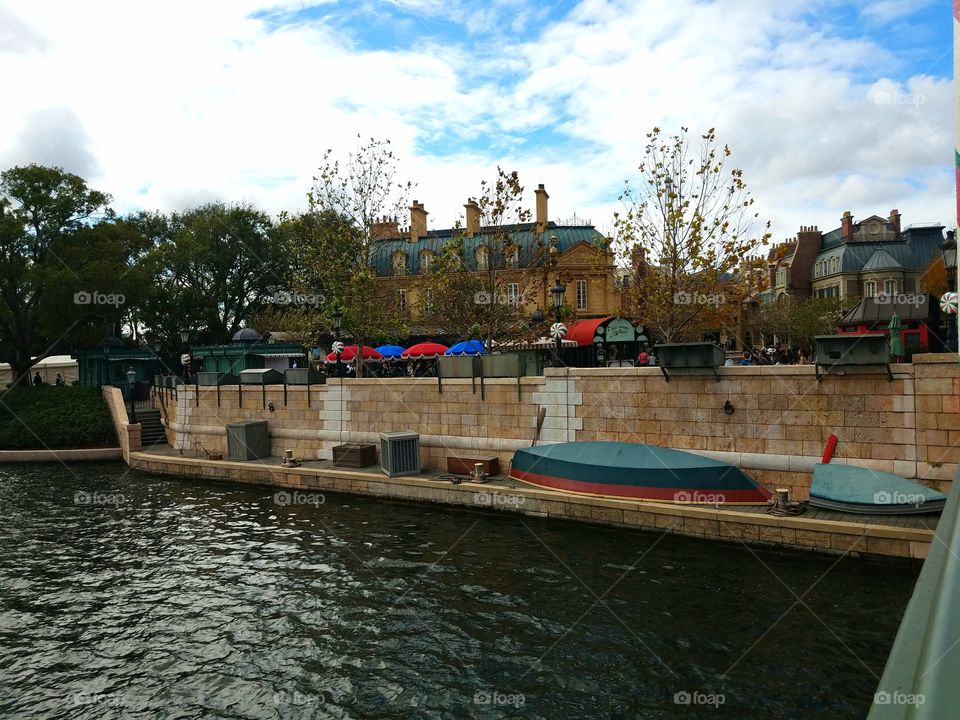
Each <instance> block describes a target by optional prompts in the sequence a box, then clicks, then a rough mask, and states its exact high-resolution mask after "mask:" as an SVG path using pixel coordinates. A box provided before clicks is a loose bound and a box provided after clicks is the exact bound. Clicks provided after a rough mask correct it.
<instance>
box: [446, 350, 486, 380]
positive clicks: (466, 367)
mask: <svg viewBox="0 0 960 720" xmlns="http://www.w3.org/2000/svg"><path fill="white" fill-rule="evenodd" d="M477 364H478V362H477V358H476V356H474V355H448V356H445V357H441V358H438V362H437V376H438V377H442V378H472V377H476V376H477V375H479V374H480V373H479V372H477V370H476V366H477Z"/></svg>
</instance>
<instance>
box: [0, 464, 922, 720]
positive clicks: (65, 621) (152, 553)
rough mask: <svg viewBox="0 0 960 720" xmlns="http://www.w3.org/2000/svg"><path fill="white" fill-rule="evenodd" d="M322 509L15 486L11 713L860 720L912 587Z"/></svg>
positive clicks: (94, 477)
mask: <svg viewBox="0 0 960 720" xmlns="http://www.w3.org/2000/svg"><path fill="white" fill-rule="evenodd" d="M77 493H81V494H80V495H77ZM82 493H86V495H83V494H82ZM314 499H315V500H316V501H317V503H318V504H317V505H309V504H304V505H291V506H286V507H282V506H278V505H277V504H275V503H274V501H273V491H271V490H268V489H256V488H247V487H241V486H233V485H224V484H202V483H196V482H192V481H179V480H174V479H168V478H162V477H156V476H150V475H144V474H140V473H136V472H130V471H128V470H127V468H125V467H123V466H120V465H101V466H76V467H74V468H71V469H70V470H67V469H65V468H63V467H59V466H33V467H29V468H20V467H16V468H13V467H9V466H8V467H4V468H0V717H4V718H8V717H10V718H70V719H71V720H73V719H75V718H208V717H209V718H375V719H377V720H380V719H384V718H473V717H476V718H493V717H511V718H512V717H523V718H550V719H551V720H552V719H554V718H645V719H648V718H696V717H704V718H745V719H750V718H764V719H766V718H826V717H829V718H833V719H840V718H862V717H864V716H865V714H866V711H867V708H868V707H869V703H870V701H871V699H872V696H873V693H874V691H875V689H876V686H877V683H878V678H879V675H880V674H881V672H882V669H883V664H884V662H885V660H886V655H887V653H888V652H889V649H890V646H891V644H892V642H893V638H894V635H895V633H896V629H897V625H898V622H899V620H900V617H901V615H902V613H903V610H904V608H905V606H906V603H907V600H908V599H909V596H910V593H911V591H912V588H913V584H914V581H915V579H916V568H915V567H913V566H910V565H909V564H906V563H903V562H898V561H889V562H887V561H884V562H880V561H864V560H853V559H840V560H838V559H837V558H834V557H823V556H814V555H810V554H801V553H776V552H770V551H759V550H749V549H747V548H746V547H744V546H742V545H738V544H721V543H714V542H706V541H698V540H694V539H685V538H678V537H671V536H665V537H664V536H660V535H659V534H657V533H644V534H640V533H634V532H628V531H623V530H616V529H605V528H598V527H591V526H586V525H578V524H574V523H566V522H543V521H535V520H532V519H525V518H518V517H515V516H507V515H498V514H494V513H481V512H471V511H465V510H455V509H448V508H442V507H434V506H416V505H408V504H399V503H392V502H386V501H381V500H372V499H361V498H353V497H349V496H344V495H327V496H326V498H325V502H324V503H323V504H322V505H321V504H319V501H320V498H314ZM85 501H87V502H86V504H84V502H85ZM798 598H799V599H798ZM678 693H681V694H680V695H677V694H678ZM682 693H688V694H689V695H687V696H684V695H682ZM675 696H676V700H677V701H680V702H679V703H678V702H676V701H675ZM721 696H722V697H721ZM684 699H689V700H690V704H683V703H682V701H683V700H684ZM721 701H722V704H721Z"/></svg>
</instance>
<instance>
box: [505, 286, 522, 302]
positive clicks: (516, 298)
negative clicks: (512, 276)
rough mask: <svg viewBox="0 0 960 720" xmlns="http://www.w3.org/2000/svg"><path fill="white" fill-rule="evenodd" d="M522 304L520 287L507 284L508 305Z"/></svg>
mask: <svg viewBox="0 0 960 720" xmlns="http://www.w3.org/2000/svg"><path fill="white" fill-rule="evenodd" d="M519 302H520V285H518V284H517V283H507V304H508V305H517V304H518V303H519Z"/></svg>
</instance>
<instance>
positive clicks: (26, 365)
mask: <svg viewBox="0 0 960 720" xmlns="http://www.w3.org/2000/svg"><path fill="white" fill-rule="evenodd" d="M32 366H33V361H32V360H31V359H30V358H27V359H26V360H24V359H22V358H17V359H15V360H11V361H10V370H11V371H12V373H13V378H12V379H11V381H10V384H11V385H13V386H29V385H30V383H31V382H33V379H32V377H31V375H30V368H31V367H32Z"/></svg>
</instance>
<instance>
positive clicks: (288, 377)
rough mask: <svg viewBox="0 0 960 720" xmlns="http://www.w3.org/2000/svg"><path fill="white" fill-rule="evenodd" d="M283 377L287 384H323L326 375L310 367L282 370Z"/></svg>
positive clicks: (325, 380)
mask: <svg viewBox="0 0 960 720" xmlns="http://www.w3.org/2000/svg"><path fill="white" fill-rule="evenodd" d="M283 379H284V382H285V383H286V384H287V385H323V384H324V383H326V382H327V377H326V375H324V374H323V373H320V372H317V371H316V370H313V369H311V368H290V369H289V370H284V371H283Z"/></svg>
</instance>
